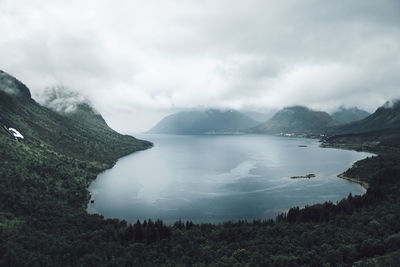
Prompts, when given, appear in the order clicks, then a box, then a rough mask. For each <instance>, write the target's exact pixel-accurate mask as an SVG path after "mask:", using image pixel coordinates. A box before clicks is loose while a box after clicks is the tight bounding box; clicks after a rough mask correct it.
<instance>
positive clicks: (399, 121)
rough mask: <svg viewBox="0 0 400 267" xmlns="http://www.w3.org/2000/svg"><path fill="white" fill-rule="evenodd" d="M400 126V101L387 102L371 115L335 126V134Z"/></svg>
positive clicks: (333, 130)
mask: <svg viewBox="0 0 400 267" xmlns="http://www.w3.org/2000/svg"><path fill="white" fill-rule="evenodd" d="M398 126H400V101H399V100H397V101H394V102H387V103H386V104H385V105H383V106H381V107H380V108H378V109H377V110H376V111H375V112H374V113H373V114H371V115H370V116H368V117H366V118H364V119H362V120H360V121H356V122H353V123H350V124H346V125H343V126H339V127H335V128H333V129H332V132H333V133H335V134H346V133H362V132H370V131H376V130H382V129H389V128H395V127H398Z"/></svg>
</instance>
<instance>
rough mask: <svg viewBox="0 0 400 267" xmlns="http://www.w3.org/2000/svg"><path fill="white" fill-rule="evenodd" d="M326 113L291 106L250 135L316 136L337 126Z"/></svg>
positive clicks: (252, 130)
mask: <svg viewBox="0 0 400 267" xmlns="http://www.w3.org/2000/svg"><path fill="white" fill-rule="evenodd" d="M338 124H339V122H337V121H335V120H333V119H332V118H331V117H330V116H329V114H328V113H326V112H323V111H314V110H312V109H309V108H307V107H305V106H298V105H297V106H291V107H286V108H283V109H282V110H280V111H278V112H277V113H276V114H275V115H274V116H273V117H272V118H271V119H269V120H268V121H266V122H264V123H262V124H260V125H258V126H256V127H254V128H252V129H250V132H252V133H267V134H282V133H293V134H297V135H298V134H318V133H323V132H325V130H326V129H327V128H328V127H331V126H334V125H338Z"/></svg>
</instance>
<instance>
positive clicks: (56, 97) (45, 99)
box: [36, 86, 89, 113]
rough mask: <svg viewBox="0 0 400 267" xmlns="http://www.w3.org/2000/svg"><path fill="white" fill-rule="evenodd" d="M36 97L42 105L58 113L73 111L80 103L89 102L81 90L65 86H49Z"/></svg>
mask: <svg viewBox="0 0 400 267" xmlns="http://www.w3.org/2000/svg"><path fill="white" fill-rule="evenodd" d="M36 99H37V101H38V102H39V103H40V104H41V105H43V106H45V107H48V108H50V109H52V110H54V111H56V112H58V113H71V112H74V111H75V110H76V108H77V107H78V105H80V104H84V103H85V104H89V100H88V99H86V98H85V97H84V96H82V95H81V94H79V92H76V91H73V90H71V89H69V88H66V87H64V86H54V87H47V88H46V89H45V90H44V91H42V92H41V94H40V95H37V98H36Z"/></svg>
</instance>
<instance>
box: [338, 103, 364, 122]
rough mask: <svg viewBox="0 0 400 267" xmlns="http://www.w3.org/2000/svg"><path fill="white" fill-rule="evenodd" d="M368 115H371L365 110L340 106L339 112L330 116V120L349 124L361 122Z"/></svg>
mask: <svg viewBox="0 0 400 267" xmlns="http://www.w3.org/2000/svg"><path fill="white" fill-rule="evenodd" d="M369 115H371V113H369V112H367V111H365V110H361V109H359V108H357V107H352V108H346V107H343V106H341V107H340V108H339V110H337V111H335V112H333V113H332V114H331V117H332V119H334V120H337V121H339V122H343V123H349V122H354V121H359V120H362V119H364V118H366V117H367V116H369Z"/></svg>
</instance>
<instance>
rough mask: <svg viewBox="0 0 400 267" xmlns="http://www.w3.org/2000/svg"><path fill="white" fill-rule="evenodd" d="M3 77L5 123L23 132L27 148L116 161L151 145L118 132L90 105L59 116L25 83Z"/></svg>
mask: <svg viewBox="0 0 400 267" xmlns="http://www.w3.org/2000/svg"><path fill="white" fill-rule="evenodd" d="M1 75H2V79H1V80H0V84H1V85H0V88H1V89H0V117H1V118H2V122H1V124H2V125H3V126H6V127H7V128H10V127H12V128H15V129H17V130H18V131H19V132H21V134H22V135H23V136H24V137H25V140H24V143H25V144H27V145H33V146H38V145H41V146H46V147H47V148H48V149H49V150H53V151H56V152H58V153H63V154H67V155H69V156H73V157H75V158H78V159H82V160H85V159H90V160H91V161H99V162H102V161H107V162H112V161H114V160H115V159H116V158H118V157H120V156H122V155H125V154H127V153H130V152H132V151H136V150H139V149H144V148H146V147H149V146H151V144H150V143H149V142H145V141H140V140H137V139H135V138H134V137H131V136H124V135H121V134H119V133H117V132H115V131H114V130H112V129H111V128H109V127H108V125H107V124H106V122H105V121H104V119H103V118H102V117H101V115H99V114H97V113H96V112H94V111H93V109H92V108H91V107H90V106H89V105H88V104H85V103H81V104H79V105H78V106H77V108H76V110H74V111H73V112H69V113H62V114H59V113H56V112H54V111H52V110H50V109H48V108H45V107H43V106H41V105H39V104H38V103H36V102H35V101H34V100H33V99H32V98H31V97H30V93H29V89H28V88H27V87H26V86H25V85H23V84H22V83H21V82H19V81H18V80H16V79H15V78H13V77H11V76H9V75H7V74H6V73H4V72H2V73H1ZM3 133H4V131H3Z"/></svg>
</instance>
